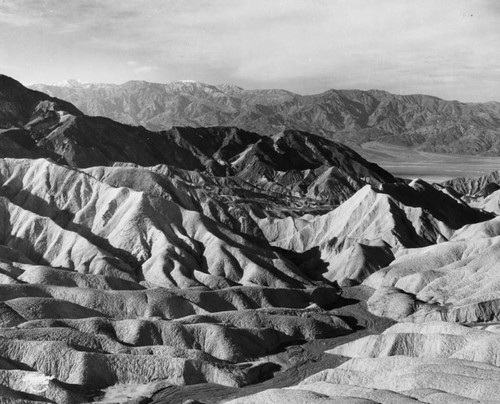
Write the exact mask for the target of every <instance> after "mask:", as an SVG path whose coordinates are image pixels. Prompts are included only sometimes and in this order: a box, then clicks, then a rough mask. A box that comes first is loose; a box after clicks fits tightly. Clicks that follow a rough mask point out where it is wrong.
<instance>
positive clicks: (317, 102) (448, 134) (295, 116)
mask: <svg viewBox="0 0 500 404" xmlns="http://www.w3.org/2000/svg"><path fill="white" fill-rule="evenodd" d="M31 88H32V89H35V90H39V91H43V92H45V93H47V94H50V95H51V96H55V97H58V98H61V99H63V100H66V101H69V102H71V103H73V104H74V105H76V106H77V107H78V108H79V109H80V110H81V111H83V112H84V113H85V114H87V115H92V116H105V117H108V118H111V119H113V120H115V121H118V122H122V123H126V124H130V125H141V126H144V127H145V128H147V129H149V130H152V131H160V130H166V129H170V128H171V127H173V126H191V127H207V126H234V127H238V128H241V129H244V130H246V131H251V132H257V133H260V134H264V135H268V136H271V135H275V134H277V133H280V132H282V131H283V130H285V129H292V130H299V131H305V132H309V133H313V134H317V135H320V136H323V137H325V138H327V139H331V140H335V141H339V142H341V143H344V144H347V145H351V146H354V145H358V146H359V145H362V144H363V143H365V142H369V141H379V142H385V143H390V144H397V145H403V146H407V147H411V148H415V149H418V150H423V151H430V152H440V153H458V154H488V155H495V156H496V155H499V154H500V144H499V139H500V130H499V127H500V103H498V102H489V103H482V104H481V103H462V102H459V101H445V100H442V99H439V98H436V97H432V96H428V95H395V94H391V93H388V92H386V91H380V90H369V91H360V90H328V91H326V92H324V93H321V94H315V95H299V94H295V93H292V92H290V91H286V90H279V89H271V90H245V89H243V88H240V87H237V86H233V85H229V84H222V85H208V84H203V83H199V82H195V81H176V82H171V83H167V84H159V83H149V82H145V81H130V82H127V83H124V84H121V85H116V84H89V83H80V82H78V81H74V80H73V81H68V82H67V83H65V84H63V85H43V84H37V85H33V86H31Z"/></svg>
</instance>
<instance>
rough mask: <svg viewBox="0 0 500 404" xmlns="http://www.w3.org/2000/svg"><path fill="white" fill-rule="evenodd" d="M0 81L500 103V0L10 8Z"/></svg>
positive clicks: (4, 19) (3, 20)
mask: <svg viewBox="0 0 500 404" xmlns="http://www.w3.org/2000/svg"><path fill="white" fill-rule="evenodd" d="M0 73H2V74H6V75H8V76H11V77H13V78H15V79H17V80H19V81H21V82H22V83H23V84H34V83H45V84H50V83H60V82H63V81H64V80H67V79H78V80H81V81H85V82H100V83H123V82H126V81H129V80H146V81H152V82H159V83H166V82H170V81H175V80H186V79H188V80H196V81H201V82H204V83H208V84H222V83H229V84H234V85H239V86H241V87H244V88H247V89H255V88H283V89H287V90H290V91H293V92H297V93H300V94H315V93H320V92H323V91H326V90H328V89H331V88H335V89H362V90H368V89H381V90H386V91H390V92H393V93H398V94H415V93H423V94H430V95H435V96H438V97H441V98H444V99H450V100H451V99H453V100H455V99H456V100H460V101H465V102H484V101H500V1H497V0H0Z"/></svg>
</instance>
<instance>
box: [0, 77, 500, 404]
mask: <svg viewBox="0 0 500 404" xmlns="http://www.w3.org/2000/svg"><path fill="white" fill-rule="evenodd" d="M234 91H236V90H234ZM358 95H359V94H358ZM406 101H407V100H406ZM427 101H429V100H427ZM433 102H438V101H436V100H434V101H433ZM438 104H439V103H438ZM439 105H441V104H439ZM441 107H442V108H445V109H446V110H447V108H450V106H449V105H448V104H446V105H445V104H442V105H441ZM441 107H440V108H441ZM464 108H465V107H464ZM466 109H467V108H466ZM467 111H469V110H467ZM469 112H470V111H469ZM472 112H474V111H472ZM472 112H471V113H472ZM474 122H476V121H474ZM490 123H491V122H490ZM0 127H1V128H2V132H1V133H0V153H1V158H0V220H1V224H2V225H1V226H0V395H1V397H0V403H19V404H21V403H22V404H29V403H40V402H54V403H68V404H69V403H85V402H99V401H101V402H105V403H110V402H131V403H132V402H135V403H137V402H140V403H164V402H170V403H183V402H186V401H188V400H191V403H196V402H201V403H216V402H227V403H262V402H265V403H283V402H287V403H306V402H310V403H326V402H342V403H477V402H480V403H495V402H500V394H499V392H500V370H499V369H500V367H499V366H500V359H499V358H500V355H498V352H499V350H500V338H499V327H498V322H499V321H500V276H499V273H500V267H499V262H500V256H499V251H500V249H499V246H500V220H499V217H498V214H500V204H499V202H500V185H499V180H498V178H500V174H499V173H498V172H496V171H495V172H492V173H491V174H489V175H487V176H482V177H480V178H475V179H471V178H458V179H455V180H453V181H449V182H446V183H441V184H438V183H435V184H432V183H431V182H437V180H442V179H447V178H449V177H452V176H453V177H455V176H458V175H459V174H464V173H467V174H468V175H470V174H471V173H473V174H478V175H479V174H482V173H483V169H484V171H492V170H493V169H494V168H497V166H496V164H498V162H497V161H496V158H493V157H469V158H467V159H464V158H463V157H459V156H457V155H455V156H442V155H437V154H429V153H424V152H422V151H417V150H413V151H411V152H403V149H401V147H399V146H398V147H395V146H390V147H389V146H386V145H381V144H380V143H369V144H365V145H364V148H362V149H360V151H361V153H363V155H364V156H366V157H368V158H369V159H371V160H373V161H376V162H378V163H380V164H381V165H382V166H385V167H387V168H390V167H392V169H393V174H394V175H393V174H391V173H390V172H389V171H387V170H385V169H384V168H383V167H380V166H379V165H377V164H374V163H373V162H370V161H368V160H366V159H365V158H363V157H362V156H361V155H359V154H358V153H356V151H354V150H352V149H351V148H349V147H347V146H345V145H343V144H340V143H337V142H335V141H332V140H329V139H326V138H325V137H321V136H318V135H315V134H312V133H308V132H304V131H299V130H281V131H280V132H279V133H276V134H273V135H269V134H268V135H261V134H258V133H254V132H248V131H244V130H242V129H238V128H235V127H218V126H213V127H209V128H204V127H200V128H189V127H185V128H173V129H170V130H166V131H163V132H153V131H150V130H147V129H145V128H142V127H135V126H129V125H126V124H123V123H119V122H115V121H113V120H110V119H108V118H102V117H91V116H87V115H85V114H84V113H82V112H81V111H80V110H78V109H77V108H76V107H74V106H73V105H71V104H69V103H67V102H64V101H61V100H59V99H56V98H52V97H51V96H49V95H47V94H44V93H42V92H37V91H33V90H30V89H27V88H26V87H24V86H22V85H21V84H20V83H18V82H17V81H15V80H13V79H11V78H8V77H6V76H0ZM394 155H398V158H397V160H394V158H393V156H394ZM462 160H464V161H465V162H464V161H462ZM391 162H392V163H391ZM418 162H420V163H418ZM478 162H479V163H480V164H479V165H480V167H476V166H477V165H478ZM459 163H460V164H461V166H460V167H459ZM462 163H463V164H462ZM391 164H392V165H391ZM473 166H474V167H476V168H475V170H477V171H473V170H472V168H471V167H473ZM454 170H455V171H454ZM456 170H458V171H456ZM414 173H417V174H418V177H420V179H412V180H401V179H399V178H398V176H402V177H408V176H413V174H414ZM426 180H428V181H426ZM193 400H194V401H193ZM188 402H189V401H188Z"/></svg>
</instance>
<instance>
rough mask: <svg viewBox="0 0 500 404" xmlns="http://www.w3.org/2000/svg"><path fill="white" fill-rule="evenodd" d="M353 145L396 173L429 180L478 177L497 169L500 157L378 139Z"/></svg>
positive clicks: (364, 155)
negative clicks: (446, 151) (415, 147)
mask: <svg viewBox="0 0 500 404" xmlns="http://www.w3.org/2000/svg"><path fill="white" fill-rule="evenodd" d="M353 149H355V150H356V151H357V152H358V153H359V154H361V156H363V158H365V159H367V160H368V161H371V162H373V163H375V164H378V165H379V166H380V167H382V168H384V169H386V170H387V171H389V172H390V173H391V174H392V175H394V176H396V177H401V178H409V179H413V178H420V179H423V180H424V181H427V182H430V183H433V182H443V181H447V180H450V179H452V178H457V177H479V176H481V175H485V174H488V173H490V172H492V171H496V170H499V169H500V157H492V156H470V155H467V156H466V155H460V154H438V153H427V152H422V151H417V150H413V149H411V148H408V147H404V146H396V145H389V144H384V143H380V142H367V143H364V144H363V145H362V146H361V147H353Z"/></svg>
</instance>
